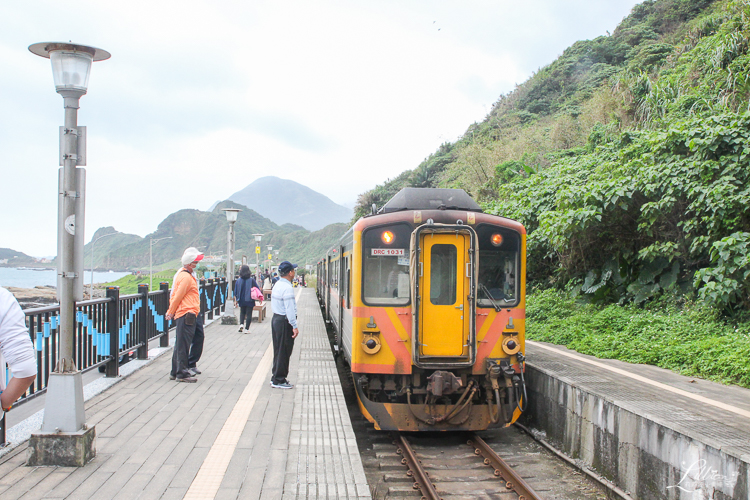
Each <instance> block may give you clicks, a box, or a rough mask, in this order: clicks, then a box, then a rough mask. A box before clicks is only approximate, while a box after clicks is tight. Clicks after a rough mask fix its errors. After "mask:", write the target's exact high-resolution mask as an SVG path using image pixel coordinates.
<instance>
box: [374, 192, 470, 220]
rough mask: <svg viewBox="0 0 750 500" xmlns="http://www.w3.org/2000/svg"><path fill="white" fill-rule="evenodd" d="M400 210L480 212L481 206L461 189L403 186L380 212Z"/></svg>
mask: <svg viewBox="0 0 750 500" xmlns="http://www.w3.org/2000/svg"><path fill="white" fill-rule="evenodd" d="M402 210H466V211H468V212H481V211H482V208H481V207H480V206H479V204H478V203H477V202H476V201H474V200H473V199H472V198H471V196H469V195H468V194H467V193H466V191H464V190H463V189H442V188H403V189H402V190H401V191H399V192H398V193H396V195H395V196H394V197H393V198H391V199H390V200H389V201H388V203H386V204H385V205H383V208H381V209H380V210H378V213H380V214H387V213H391V212H400V211H402Z"/></svg>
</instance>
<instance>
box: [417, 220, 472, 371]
mask: <svg viewBox="0 0 750 500" xmlns="http://www.w3.org/2000/svg"><path fill="white" fill-rule="evenodd" d="M419 239H420V254H419V264H420V272H419V277H418V280H419V296H420V299H419V313H418V314H419V319H418V324H419V326H418V328H419V355H420V357H424V358H436V357H438V358H462V359H464V360H468V359H470V358H473V354H474V350H473V349H471V340H472V339H473V335H472V334H471V328H472V326H473V321H472V309H473V308H472V307H471V305H472V304H471V303H470V296H471V295H472V293H471V292H472V290H471V287H472V273H473V267H474V266H472V265H471V257H470V256H471V255H472V254H473V252H472V251H470V249H471V234H470V233H468V232H458V231H456V232H452V233H436V232H430V233H423V234H421V235H420V237H419ZM456 361H458V359H457V360H456Z"/></svg>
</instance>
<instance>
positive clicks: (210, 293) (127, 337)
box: [0, 278, 227, 445]
mask: <svg viewBox="0 0 750 500" xmlns="http://www.w3.org/2000/svg"><path fill="white" fill-rule="evenodd" d="M199 290H200V302H201V312H202V313H204V314H205V315H206V319H209V320H210V319H213V318H214V315H220V314H221V313H222V312H223V311H224V309H225V306H226V297H227V281H226V279H225V278H212V279H209V280H205V279H202V280H200V282H199ZM169 294H170V290H169V283H160V284H159V290H155V291H149V289H148V285H138V293H136V294H133V295H120V289H119V288H118V287H107V289H106V297H105V298H101V299H92V300H85V301H83V302H77V303H76V331H75V338H74V343H75V344H74V351H73V352H74V360H75V363H76V366H77V367H78V369H79V370H81V371H82V372H87V371H89V370H93V369H95V368H98V367H99V366H102V365H104V366H105V373H106V376H107V377H117V376H119V372H120V357H121V356H124V355H130V354H131V353H135V357H136V359H148V343H149V341H152V340H155V339H159V346H160V347H168V346H169V331H170V330H171V329H172V328H174V325H175V322H174V321H167V320H166V319H165V318H164V315H165V314H166V312H167V309H168V308H169ZM24 313H25V314H26V325H27V327H28V329H29V336H30V337H31V342H32V343H33V344H34V349H35V351H36V363H37V377H36V379H35V380H34V383H33V384H31V387H29V389H28V390H27V391H26V394H24V395H23V396H21V398H20V399H19V401H18V402H17V403H16V404H15V405H14V406H17V405H19V404H22V403H24V402H26V401H29V400H30V399H33V398H35V397H37V396H38V395H40V394H43V393H44V392H45V391H46V390H47V384H48V383H49V376H50V373H52V372H53V371H54V370H55V364H56V363H57V358H58V345H59V341H60V331H59V314H60V305H59V304H56V305H53V306H48V307H39V308H35V309H26V310H25V311H24ZM0 369H5V370H6V380H7V379H9V378H10V373H9V372H8V367H7V365H6V366H2V367H0ZM5 432H6V426H5V417H3V418H2V419H0V445H1V443H5V441H6V439H5Z"/></svg>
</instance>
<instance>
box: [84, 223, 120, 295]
mask: <svg viewBox="0 0 750 500" xmlns="http://www.w3.org/2000/svg"><path fill="white" fill-rule="evenodd" d="M116 234H119V233H109V234H105V235H102V236H99V237H98V238H97V239H95V240H93V241H91V285H90V286H89V298H90V299H93V298H94V245H95V244H96V242H97V241H99V240H100V239H102V238H106V237H107V236H114V235H116Z"/></svg>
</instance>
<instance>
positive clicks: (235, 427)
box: [183, 288, 302, 500]
mask: <svg viewBox="0 0 750 500" xmlns="http://www.w3.org/2000/svg"><path fill="white" fill-rule="evenodd" d="M301 294H302V288H299V289H298V290H297V293H296V294H295V297H294V300H295V301H297V302H299V296H300V295H301ZM272 363H273V344H271V345H269V346H268V349H266V352H265V354H263V358H261V360H260V363H259V364H258V367H257V368H256V369H255V372H253V376H252V378H251V379H250V382H248V383H247V385H246V386H245V390H243V391H242V394H241V395H240V398H239V399H238V400H237V403H236V404H235V405H234V408H233V409H232V413H231V414H230V415H229V418H227V421H226V422H224V427H222V428H221V432H219V435H218V436H216V440H215V441H214V444H213V445H212V446H211V449H210V450H209V451H208V455H206V458H205V459H204V460H203V465H201V468H200V470H199V471H198V474H196V475H195V478H194V479H193V482H192V483H191V484H190V489H188V491H187V493H186V494H185V496H184V497H183V500H213V499H214V497H216V493H217V492H218V491H219V487H220V486H221V482H222V481H223V480H224V475H226V473H227V467H229V461H230V460H232V455H234V450H235V448H237V443H238V442H239V440H240V436H241V435H242V432H243V431H244V430H245V424H247V419H248V418H249V417H250V412H251V411H252V409H253V406H255V401H256V400H257V399H258V394H260V389H261V387H263V383H264V382H265V381H266V380H268V371H269V370H270V369H271V365H272Z"/></svg>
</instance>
